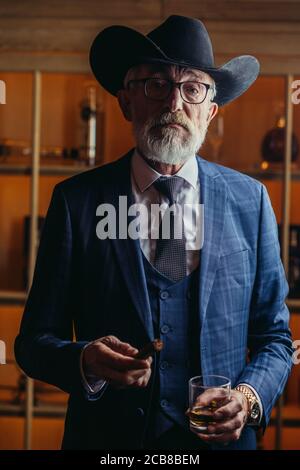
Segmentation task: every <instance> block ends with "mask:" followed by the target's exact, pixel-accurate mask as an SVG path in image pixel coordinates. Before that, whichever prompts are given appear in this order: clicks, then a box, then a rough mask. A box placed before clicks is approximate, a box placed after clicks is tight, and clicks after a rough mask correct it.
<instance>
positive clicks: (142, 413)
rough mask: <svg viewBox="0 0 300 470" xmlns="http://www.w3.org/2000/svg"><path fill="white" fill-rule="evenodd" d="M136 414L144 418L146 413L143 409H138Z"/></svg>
mask: <svg viewBox="0 0 300 470" xmlns="http://www.w3.org/2000/svg"><path fill="white" fill-rule="evenodd" d="M136 414H137V415H138V416H141V417H142V416H144V414H145V412H144V410H143V408H137V410H136Z"/></svg>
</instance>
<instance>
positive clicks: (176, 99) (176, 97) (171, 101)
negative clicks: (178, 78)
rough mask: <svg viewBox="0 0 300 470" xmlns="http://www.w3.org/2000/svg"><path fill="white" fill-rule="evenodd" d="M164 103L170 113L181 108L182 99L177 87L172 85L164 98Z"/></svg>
mask: <svg viewBox="0 0 300 470" xmlns="http://www.w3.org/2000/svg"><path fill="white" fill-rule="evenodd" d="M166 105H167V107H168V109H169V110H170V112H172V113H174V112H175V111H180V110H182V106H183V100H182V98H181V94H180V90H179V87H177V86H173V87H172V90H171V92H170V94H169V96H168V98H167V99H166Z"/></svg>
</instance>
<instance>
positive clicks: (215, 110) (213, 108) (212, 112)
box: [207, 103, 219, 124]
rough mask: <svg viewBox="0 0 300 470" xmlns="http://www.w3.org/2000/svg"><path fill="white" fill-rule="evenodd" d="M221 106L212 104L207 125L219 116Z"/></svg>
mask: <svg viewBox="0 0 300 470" xmlns="http://www.w3.org/2000/svg"><path fill="white" fill-rule="evenodd" d="M218 110H219V106H218V105H217V103H212V104H211V105H210V107H209V111H208V115H207V124H209V123H210V121H212V120H213V118H214V117H215V116H216V115H217V114H218Z"/></svg>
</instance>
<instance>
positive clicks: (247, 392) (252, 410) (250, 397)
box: [235, 385, 260, 424]
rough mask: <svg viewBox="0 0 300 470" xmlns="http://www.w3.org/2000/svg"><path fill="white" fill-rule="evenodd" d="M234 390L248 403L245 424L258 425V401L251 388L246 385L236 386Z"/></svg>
mask: <svg viewBox="0 0 300 470" xmlns="http://www.w3.org/2000/svg"><path fill="white" fill-rule="evenodd" d="M235 390H238V391H239V392H241V393H242V394H243V395H244V396H245V397H246V399H247V403H248V416H247V424H259V422H260V407H259V403H258V399H257V397H256V395H255V393H254V392H252V390H251V388H249V387H247V386H246V385H238V386H237V387H235Z"/></svg>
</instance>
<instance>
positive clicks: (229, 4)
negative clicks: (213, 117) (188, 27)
mask: <svg viewBox="0 0 300 470" xmlns="http://www.w3.org/2000/svg"><path fill="white" fill-rule="evenodd" d="M172 14H179V15H185V16H192V17H195V18H199V19H202V20H203V21H204V22H205V24H206V26H207V28H208V30H209V33H210V35H211V37H212V42H213V45H214V49H215V55H216V62H217V63H222V62H223V61H226V60H227V59H229V58H231V57H233V56H234V55H235V54H240V53H241V54H254V55H257V56H258V57H259V59H260V60H261V61H262V65H263V71H264V72H268V73H271V72H273V71H274V70H275V69H276V70H275V71H276V72H279V71H282V72H284V71H285V72H286V71H287V70H290V69H291V68H293V69H294V70H295V72H298V73H300V61H299V56H300V50H299V43H300V2H299V0H285V1H283V0H233V1H231V0H206V1H200V0H151V1H148V0H73V1H71V0H65V1H63V2H61V1H59V0H52V1H43V2H39V1H38V0H25V1H22V0H2V1H1V2H0V67H10V68H12V67H16V66H18V67H20V66H23V67H24V68H25V69H28V67H29V68H32V67H39V68H44V69H45V70H47V69H49V68H53V67H55V68H56V69H57V70H58V69H61V70H65V69H66V68H68V69H70V67H71V68H73V69H74V70H76V69H79V68H80V69H81V70H82V68H83V67H85V68H86V70H88V69H89V66H88V59H87V51H88V49H89V46H90V44H91V41H92V39H93V38H94V37H95V35H96V34H97V32H98V31H100V30H102V29H103V28H105V27H107V26H110V25H112V24H123V25H127V26H131V27H133V28H136V29H138V30H139V31H141V32H143V33H147V32H149V31H150V30H151V29H153V28H154V27H156V26H157V25H158V24H159V23H160V22H161V21H162V20H164V19H165V18H167V17H168V16H169V15H172ZM32 52H34V54H32ZM20 53H22V54H20ZM16 60H17V62H16Z"/></svg>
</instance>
